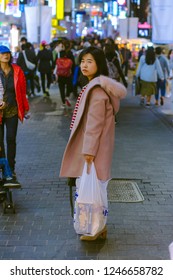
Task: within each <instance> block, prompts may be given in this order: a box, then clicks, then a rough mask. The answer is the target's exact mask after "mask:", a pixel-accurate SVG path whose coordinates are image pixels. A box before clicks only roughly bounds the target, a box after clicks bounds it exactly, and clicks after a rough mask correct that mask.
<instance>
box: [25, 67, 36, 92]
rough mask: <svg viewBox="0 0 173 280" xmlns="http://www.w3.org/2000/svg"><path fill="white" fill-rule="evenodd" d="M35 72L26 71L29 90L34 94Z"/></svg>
mask: <svg viewBox="0 0 173 280" xmlns="http://www.w3.org/2000/svg"><path fill="white" fill-rule="evenodd" d="M34 75H35V74H34V72H33V71H30V72H25V77H26V80H27V91H28V92H29V93H30V91H31V93H32V94H34V88H35V86H34Z"/></svg>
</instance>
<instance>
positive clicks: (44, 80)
mask: <svg viewBox="0 0 173 280" xmlns="http://www.w3.org/2000/svg"><path fill="white" fill-rule="evenodd" d="M47 45H48V44H47V42H46V41H42V42H41V46H42V50H40V51H39V52H38V54H37V65H38V71H39V72H40V78H41V87H42V91H43V95H44V96H49V95H50V93H49V89H50V85H51V83H52V73H53V68H54V63H53V54H52V51H51V50H50V49H48V48H47Z"/></svg>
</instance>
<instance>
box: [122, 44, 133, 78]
mask: <svg viewBox="0 0 173 280" xmlns="http://www.w3.org/2000/svg"><path fill="white" fill-rule="evenodd" d="M121 55H122V58H123V62H122V66H121V67H122V70H123V73H124V75H125V78H126V79H128V69H129V60H130V59H131V57H132V54H131V51H130V49H129V48H128V46H127V44H124V47H123V48H121Z"/></svg>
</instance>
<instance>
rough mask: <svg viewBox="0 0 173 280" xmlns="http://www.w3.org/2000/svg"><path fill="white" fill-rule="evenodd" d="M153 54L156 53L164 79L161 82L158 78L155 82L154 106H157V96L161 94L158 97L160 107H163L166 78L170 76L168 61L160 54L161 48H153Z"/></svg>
mask: <svg viewBox="0 0 173 280" xmlns="http://www.w3.org/2000/svg"><path fill="white" fill-rule="evenodd" d="M155 53H156V57H157V58H158V60H159V62H160V65H161V68H162V71H163V75H164V79H163V80H161V79H160V78H159V77H158V80H157V92H156V94H155V105H156V106H158V105H159V103H158V102H159V95H160V94H161V97H160V105H161V106H163V105H164V98H165V93H166V80H167V78H168V77H169V76H170V68H169V62H168V59H167V58H166V57H165V55H163V54H162V48H161V47H156V48H155Z"/></svg>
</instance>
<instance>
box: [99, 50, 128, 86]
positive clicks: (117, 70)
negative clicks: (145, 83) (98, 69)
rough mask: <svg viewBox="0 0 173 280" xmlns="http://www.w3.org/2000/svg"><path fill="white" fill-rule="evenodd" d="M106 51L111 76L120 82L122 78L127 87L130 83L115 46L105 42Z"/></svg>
mask: <svg viewBox="0 0 173 280" xmlns="http://www.w3.org/2000/svg"><path fill="white" fill-rule="evenodd" d="M103 51H104V53H105V57H106V61H107V66H108V72H109V77H110V78H112V79H114V80H116V81H118V82H120V81H121V80H122V82H123V84H124V86H125V87H126V88H127V86H128V84H127V81H126V79H125V76H124V74H123V71H122V69H121V66H120V62H119V59H118V57H117V54H116V52H115V49H114V46H113V45H111V44H105V45H104V47H103Z"/></svg>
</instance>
